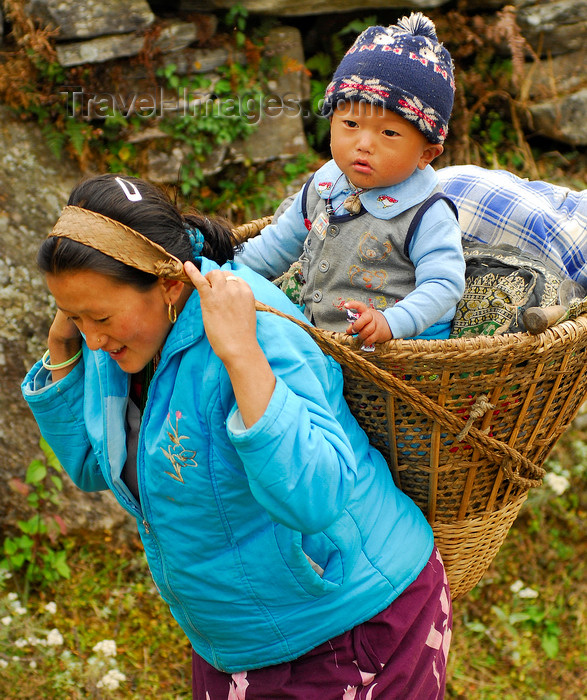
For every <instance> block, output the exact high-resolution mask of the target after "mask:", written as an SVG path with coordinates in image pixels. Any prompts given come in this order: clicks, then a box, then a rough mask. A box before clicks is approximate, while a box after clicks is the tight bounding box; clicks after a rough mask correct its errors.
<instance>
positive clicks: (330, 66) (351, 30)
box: [305, 16, 377, 150]
mask: <svg viewBox="0 0 587 700" xmlns="http://www.w3.org/2000/svg"><path fill="white" fill-rule="evenodd" d="M372 24H377V17H376V16H370V17H365V18H364V19H354V20H352V21H350V22H348V23H347V24H345V25H344V26H343V27H342V28H341V29H339V30H338V31H336V32H333V33H332V34H331V35H330V39H329V42H326V50H325V51H319V52H318V53H315V54H314V55H313V56H310V57H308V58H307V59H306V62H305V63H306V68H307V69H308V70H309V71H311V73H312V77H311V78H310V119H309V125H310V126H309V130H308V134H307V136H308V142H309V144H310V145H311V146H312V147H313V148H314V149H316V150H321V149H323V150H326V149H327V148H328V133H329V131H330V123H329V121H328V120H327V119H324V118H322V117H321V116H320V115H321V110H322V103H323V101H324V92H325V91H326V87H327V86H328V83H329V82H330V80H331V79H332V74H333V73H334V71H335V69H336V66H337V65H338V64H339V62H340V60H341V59H342V57H343V56H344V53H345V51H346V50H347V49H348V48H349V46H350V44H351V43H352V42H353V41H354V40H355V38H356V35H357V34H359V33H360V32H362V31H363V30H364V29H366V28H367V27H369V26H371V25H372Z"/></svg>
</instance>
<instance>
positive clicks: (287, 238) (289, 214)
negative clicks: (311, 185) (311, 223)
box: [235, 191, 308, 279]
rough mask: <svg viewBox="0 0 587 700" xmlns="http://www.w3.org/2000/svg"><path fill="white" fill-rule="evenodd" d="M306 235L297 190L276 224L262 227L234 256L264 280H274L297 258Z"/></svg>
mask: <svg viewBox="0 0 587 700" xmlns="http://www.w3.org/2000/svg"><path fill="white" fill-rule="evenodd" d="M307 235H308V229H307V228H306V225H305V222H304V216H303V214H302V192H301V191H300V192H298V194H297V195H296V197H295V199H294V200H293V202H292V204H291V206H290V207H289V208H288V209H286V210H285V211H284V212H283V213H282V214H281V216H280V217H279V220H278V222H277V223H276V224H270V225H269V226H266V227H265V228H264V229H263V231H262V232H261V235H259V236H255V238H251V239H249V240H248V241H247V242H246V243H245V244H244V245H243V247H242V250H240V251H238V252H237V253H236V255H235V260H237V261H238V262H240V263H242V264H243V265H247V266H248V267H250V268H252V269H253V270H255V272H258V273H259V274H260V275H263V277H266V278H267V279H274V278H276V277H279V276H280V275H282V274H283V273H284V272H285V271H286V270H288V269H289V267H290V265H291V264H292V263H293V262H295V261H296V260H297V259H298V258H299V257H300V255H301V254H302V250H303V246H304V241H305V240H306V236H307Z"/></svg>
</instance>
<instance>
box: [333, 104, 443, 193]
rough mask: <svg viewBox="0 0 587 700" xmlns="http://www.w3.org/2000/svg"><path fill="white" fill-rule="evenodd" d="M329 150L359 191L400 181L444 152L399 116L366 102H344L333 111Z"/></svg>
mask: <svg viewBox="0 0 587 700" xmlns="http://www.w3.org/2000/svg"><path fill="white" fill-rule="evenodd" d="M330 148H331V151H332V157H333V158H334V160H335V161H336V164H337V165H338V167H339V168H340V169H341V170H342V171H343V173H344V174H345V175H346V176H347V178H348V179H349V180H350V181H351V182H352V183H353V185H355V186H356V187H360V188H371V187H389V186H390V185H396V184H398V183H400V182H403V181H404V180H406V179H407V178H408V177H410V175H412V173H414V171H415V170H416V168H420V169H421V170H423V169H424V168H425V167H426V166H427V165H428V164H429V163H431V162H432V161H433V160H434V158H436V157H437V156H439V155H440V154H441V153H442V151H443V147H442V146H441V145H440V144H431V143H429V142H428V141H427V140H426V137H425V136H424V134H422V133H421V132H420V131H418V129H416V127H415V126H414V125H413V124H410V122H408V121H407V120H406V119H404V118H403V117H400V116H399V114H396V113H395V112H392V111H390V110H388V109H384V108H383V107H376V106H375V105H371V104H368V103H365V102H345V104H344V105H343V106H341V107H337V108H336V110H335V112H334V114H333V116H332V120H331V124H330Z"/></svg>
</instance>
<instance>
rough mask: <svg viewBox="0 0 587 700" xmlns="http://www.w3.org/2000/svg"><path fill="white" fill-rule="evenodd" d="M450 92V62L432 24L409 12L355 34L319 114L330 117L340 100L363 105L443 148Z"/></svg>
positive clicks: (451, 95) (453, 84) (451, 73)
mask: <svg viewBox="0 0 587 700" xmlns="http://www.w3.org/2000/svg"><path fill="white" fill-rule="evenodd" d="M454 91H455V83H454V77H453V64H452V59H451V57H450V54H449V52H448V51H447V50H446V49H445V48H444V46H443V45H442V44H441V43H439V41H438V38H437V36H436V27H435V26H434V23H433V22H432V21H431V20H430V19H429V18H428V17H426V16H424V15H423V14H422V13H421V12H412V14H411V15H410V16H409V17H402V19H400V20H399V21H398V23H397V24H396V25H392V26H390V27H369V28H368V29H365V31H364V32H363V33H362V34H360V35H359V37H358V38H357V40H356V41H355V43H354V44H353V45H352V46H351V48H350V49H349V50H348V51H347V53H346V55H345V56H344V58H343V59H342V61H341V62H340V64H339V66H338V68H337V69H336V71H335V73H334V76H333V78H332V82H331V83H330V85H329V86H328V87H327V88H326V94H325V101H324V106H323V107H322V113H323V114H324V115H325V116H331V115H332V113H333V112H334V110H335V109H336V107H337V104H338V102H339V101H357V102H358V101H365V102H369V103H371V104H374V105H380V106H381V107H385V108H386V109H389V110H392V111H393V112H396V113H397V114H399V115H400V116H402V117H404V119H407V120H408V121H409V122H411V123H412V124H414V126H415V127H416V128H417V129H419V130H420V131H421V132H422V133H423V134H424V136H426V138H427V139H428V141H430V143H443V142H444V140H445V138H446V135H447V132H448V121H449V119H450V114H451V111H452V106H453V101H454Z"/></svg>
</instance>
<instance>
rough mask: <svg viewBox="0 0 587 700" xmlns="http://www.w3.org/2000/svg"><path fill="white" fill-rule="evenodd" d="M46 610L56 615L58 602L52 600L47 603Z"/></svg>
mask: <svg viewBox="0 0 587 700" xmlns="http://www.w3.org/2000/svg"><path fill="white" fill-rule="evenodd" d="M45 610H46V611H47V612H48V613H49V614H50V615H55V613H56V612H57V604H56V603H54V602H53V601H51V602H50V603H47V605H45Z"/></svg>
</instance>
